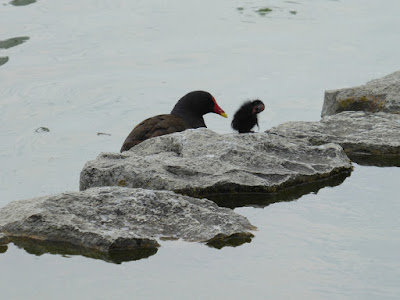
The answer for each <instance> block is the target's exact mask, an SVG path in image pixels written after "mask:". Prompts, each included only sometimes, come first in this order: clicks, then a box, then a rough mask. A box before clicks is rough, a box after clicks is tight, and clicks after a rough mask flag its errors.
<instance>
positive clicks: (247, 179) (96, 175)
mask: <svg viewBox="0 0 400 300" xmlns="http://www.w3.org/2000/svg"><path fill="white" fill-rule="evenodd" d="M351 169H352V166H351V163H350V161H349V159H348V157H347V156H346V154H345V153H344V151H343V149H342V148H341V147H340V146H339V145H336V144H332V143H330V144H325V145H318V146H310V145H309V144H307V143H304V142H294V141H292V140H290V139H287V138H283V137H280V136H277V135H268V134H265V133H257V134H217V133H215V132H213V131H211V130H208V129H196V130H186V131H184V132H179V133H174V134H171V135H167V136H161V137H157V138H153V139H150V140H147V141H145V142H143V143H141V144H139V145H137V146H135V147H134V148H132V149H131V150H130V151H127V152H124V153H122V154H117V153H102V154H100V155H99V156H98V157H97V159H96V160H93V161H89V162H88V163H87V164H86V165H85V166H84V168H83V170H82V172H81V178H80V189H81V190H84V189H87V188H89V187H94V186H115V185H121V186H127V187H133V188H136V187H144V188H147V189H153V190H171V191H175V192H179V193H183V194H188V195H191V196H204V195H207V194H215V193H238V192H263V193H275V192H278V191H280V190H283V189H285V188H289V187H293V186H296V185H301V184H305V183H312V182H315V181H318V180H321V179H326V178H328V177H330V176H334V175H337V174H339V173H342V172H349V171H350V170H351Z"/></svg>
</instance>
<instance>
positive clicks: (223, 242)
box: [207, 228, 256, 249]
mask: <svg viewBox="0 0 400 300" xmlns="http://www.w3.org/2000/svg"><path fill="white" fill-rule="evenodd" d="M255 229H256V228H255ZM253 237H254V234H252V233H250V232H244V233H234V234H232V235H230V236H224V235H221V234H219V235H217V236H215V237H213V238H212V239H211V240H209V241H208V242H207V246H209V247H211V248H216V249H222V248H224V247H237V246H240V245H243V244H244V243H251V239H252V238H253Z"/></svg>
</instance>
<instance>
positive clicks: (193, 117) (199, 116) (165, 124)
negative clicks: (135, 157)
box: [121, 91, 228, 152]
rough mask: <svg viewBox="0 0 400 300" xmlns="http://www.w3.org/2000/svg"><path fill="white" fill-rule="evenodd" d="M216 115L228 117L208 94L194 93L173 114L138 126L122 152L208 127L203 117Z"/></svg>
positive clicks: (177, 106)
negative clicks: (170, 136)
mask: <svg viewBox="0 0 400 300" xmlns="http://www.w3.org/2000/svg"><path fill="white" fill-rule="evenodd" d="M210 112H213V113H216V114H219V115H221V116H223V117H225V118H227V117H228V116H227V115H226V113H225V112H224V111H223V110H222V109H221V108H220V107H219V106H218V104H217V102H216V101H215V98H214V97H213V96H212V95H211V94H210V93H208V92H204V91H194V92H190V93H188V94H186V95H185V96H183V97H182V98H181V99H180V100H179V101H178V102H177V103H176V104H175V107H174V108H173V109H172V111H171V114H165V115H157V116H154V117H151V118H149V119H146V120H144V121H143V122H141V123H140V124H138V125H137V126H136V127H135V128H133V130H132V131H131V133H130V134H129V135H128V137H127V138H126V139H125V141H124V143H123V145H122V147H121V152H123V151H127V150H129V149H131V148H132V147H133V146H135V145H137V144H140V143H141V142H143V141H144V140H147V139H149V138H152V137H156V136H161V135H164V134H168V133H173V132H179V131H184V130H186V129H189V128H199V127H207V126H206V124H205V123H204V119H203V115H205V114H207V113H210Z"/></svg>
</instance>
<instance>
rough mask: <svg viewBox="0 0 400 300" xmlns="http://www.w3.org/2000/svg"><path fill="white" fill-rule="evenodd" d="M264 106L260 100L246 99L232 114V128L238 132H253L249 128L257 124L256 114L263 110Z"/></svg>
mask: <svg viewBox="0 0 400 300" xmlns="http://www.w3.org/2000/svg"><path fill="white" fill-rule="evenodd" d="M264 108H265V106H264V103H263V102H262V101H261V100H254V101H247V102H245V103H243V105H242V106H241V107H240V108H239V109H238V111H237V112H236V113H235V115H234V116H233V121H232V124H231V125H232V128H233V129H235V130H237V131H239V133H247V132H253V131H252V130H251V129H252V128H253V127H254V126H255V125H257V126H258V119H257V114H258V113H260V112H262V111H263V110H264Z"/></svg>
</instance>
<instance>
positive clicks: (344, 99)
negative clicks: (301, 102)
mask: <svg viewBox="0 0 400 300" xmlns="http://www.w3.org/2000/svg"><path fill="white" fill-rule="evenodd" d="M342 111H365V112H380V111H381V112H386V113H394V114H399V113H400V71H397V72H395V73H392V74H390V75H387V76H385V77H383V78H379V79H376V80H372V81H370V82H368V83H367V84H365V85H361V86H356V87H352V88H345V89H338V90H330V91H326V92H325V100H324V105H323V108H322V113H321V115H322V116H326V115H333V114H336V113H340V112H342Z"/></svg>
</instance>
